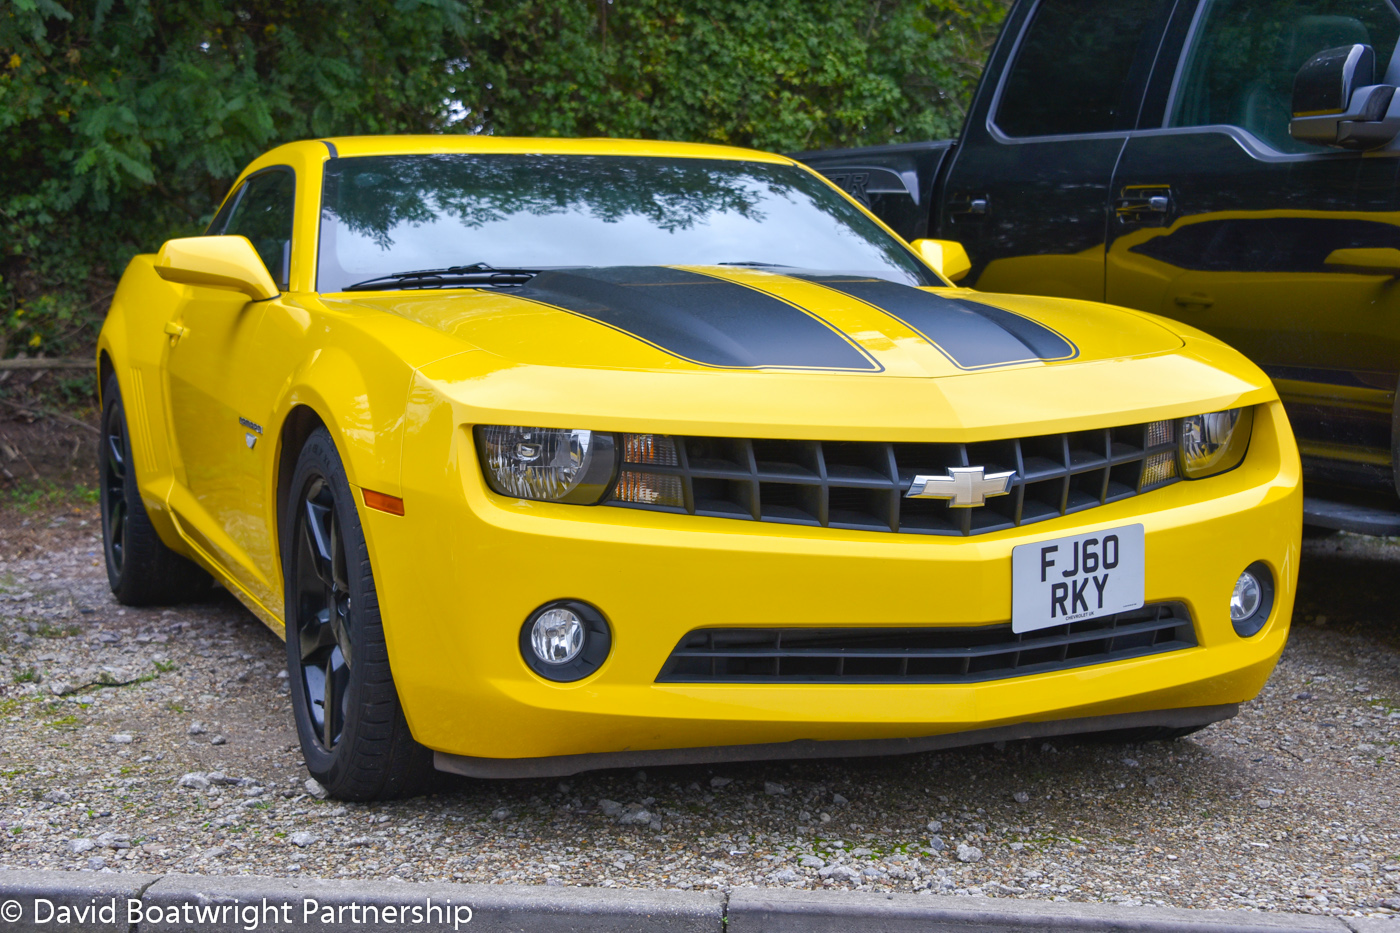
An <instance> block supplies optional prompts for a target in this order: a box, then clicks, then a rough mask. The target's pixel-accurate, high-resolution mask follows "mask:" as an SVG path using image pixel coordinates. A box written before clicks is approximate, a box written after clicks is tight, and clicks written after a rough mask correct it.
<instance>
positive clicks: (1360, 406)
mask: <svg viewBox="0 0 1400 933" xmlns="http://www.w3.org/2000/svg"><path fill="white" fill-rule="evenodd" d="M1191 12H1192V14H1193V16H1192V19H1193V22H1192V25H1191V27H1190V40H1189V41H1188V43H1187V44H1186V47H1185V49H1184V51H1183V53H1182V55H1181V58H1180V60H1179V63H1178V67H1177V68H1176V69H1175V73H1174V74H1171V73H1170V70H1169V69H1164V70H1163V71H1162V75H1161V78H1160V80H1161V81H1163V82H1164V84H1165V83H1169V85H1170V87H1169V91H1168V93H1167V95H1166V96H1167V98H1168V99H1167V102H1166V105H1165V107H1164V113H1163V118H1162V122H1161V124H1160V126H1159V128H1157V129H1154V130H1145V131H1141V132H1138V133H1135V134H1133V135H1132V138H1130V139H1129V140H1128V143H1127V145H1126V146H1125V147H1124V150H1123V154H1122V158H1121V159H1120V160H1119V164H1118V170H1117V172H1116V174H1115V177H1114V180H1113V194H1114V198H1115V210H1114V211H1113V213H1112V215H1111V218H1110V224H1109V237H1110V247H1109V253H1108V264H1107V292H1106V297H1107V299H1108V300H1109V301H1110V302H1114V303H1117V304H1124V305H1129V306H1132V307H1136V308H1142V309H1144V310H1148V311H1155V312H1157V313H1160V314H1164V315H1167V316H1169V317H1174V318H1177V319H1179V320H1182V321H1185V322H1186V323H1188V324H1192V325H1194V326H1196V327H1199V328H1201V329H1202V330H1205V331H1207V332H1208V333H1211V334H1214V335H1215V336H1217V337H1219V338H1221V339H1222V340H1225V341H1226V342H1228V343H1230V344H1232V345H1233V346H1235V347H1236V348H1238V349H1239V350H1241V351H1243V352H1244V353H1245V354H1246V355H1248V356H1249V357H1250V358H1252V359H1253V360H1254V361H1255V362H1256V363H1258V364H1259V365H1260V366H1262V367H1263V368H1264V369H1265V371H1266V372H1268V373H1269V374H1270V375H1271V376H1272V377H1273V378H1274V380H1275V383H1276V384H1277V386H1278V389H1279V392H1280V394H1281V395H1282V396H1283V398H1284V402H1285V405H1286V406H1287V408H1288V413H1289V418H1290V420H1291V421H1292V423H1293V427H1294V430H1295V432H1296V434H1297V436H1298V440H1299V444H1300V447H1301V448H1302V451H1303V455H1304V463H1305V466H1306V468H1307V470H1308V475H1309V480H1310V481H1314V482H1323V481H1326V482H1338V483H1345V484H1348V485H1365V486H1375V487H1379V488H1388V487H1389V486H1390V484H1391V469H1390V461H1391V439H1390V435H1391V416H1392V410H1393V406H1394V401H1395V388H1396V379H1397V370H1398V369H1400V365H1398V362H1400V289H1397V287H1396V284H1395V283H1396V279H1395V278H1394V277H1392V276H1389V275H1360V274H1356V273H1355V272H1353V271H1347V270H1346V269H1345V268H1344V267H1341V266H1339V265H1337V264H1336V263H1333V264H1329V263H1328V261H1327V260H1328V257H1329V256H1331V255H1332V253H1333V252H1334V251H1335V250H1338V249H1348V248H1364V247H1400V198H1397V188H1396V183H1397V167H1400V159H1397V158H1395V156H1396V153H1395V152H1394V151H1391V152H1376V153H1360V152H1345V151H1340V150H1336V149H1328V148H1323V147H1320V146H1315V145H1309V144H1306V143H1300V142H1297V141H1296V140H1294V139H1292V138H1291V137H1290V136H1289V133H1288V123H1289V118H1290V115H1291V97H1292V87H1293V78H1294V76H1295V75H1296V73H1297V71H1298V69H1299V67H1301V66H1302V64H1303V63H1304V62H1305V61H1307V59H1308V58H1310V57H1311V56H1312V55H1313V54H1315V53H1317V52H1319V51H1322V50H1323V49H1328V48H1334V47H1337V46H1340V45H1350V44H1353V43H1362V44H1366V45H1370V46H1372V47H1373V48H1374V49H1375V52H1376V55H1377V61H1379V62H1381V63H1385V62H1387V61H1390V60H1391V59H1392V56H1393V53H1394V51H1395V48H1396V40H1397V37H1400V15H1397V11H1396V9H1395V8H1394V7H1393V6H1392V5H1391V3H1389V2H1388V0H1203V2H1201V3H1200V5H1199V7H1197V8H1196V9H1194V10H1193V11H1191ZM1382 67H1384V65H1382ZM1391 71H1392V74H1390V75H1389V76H1388V77H1387V83H1393V81H1394V79H1395V78H1396V77H1397V75H1396V74H1394V71H1395V66H1394V65H1392V66H1391ZM1376 77H1377V79H1379V78H1380V77H1381V75H1377V76H1376ZM1156 80H1158V79H1157V78H1154V81H1156ZM1362 83H1363V84H1364V83H1370V82H1367V81H1362Z"/></svg>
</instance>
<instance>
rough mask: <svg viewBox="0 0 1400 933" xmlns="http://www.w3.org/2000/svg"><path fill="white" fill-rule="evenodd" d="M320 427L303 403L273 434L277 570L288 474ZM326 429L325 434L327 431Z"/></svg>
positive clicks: (322, 422)
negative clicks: (274, 439)
mask: <svg viewBox="0 0 1400 933" xmlns="http://www.w3.org/2000/svg"><path fill="white" fill-rule="evenodd" d="M324 427H326V422H325V419H324V418H322V417H321V415H320V414H319V413H318V412H317V411H316V409H314V408H312V407H311V406H310V405H306V404H301V405H295V406H293V407H292V410H291V411H289V412H287V417H286V418H285V419H283V421H282V430H281V431H280V432H278V435H277V511H276V513H275V515H276V519H277V521H276V523H275V525H274V528H275V529H276V530H275V532H274V534H276V535H277V555H278V566H279V567H280V566H281V564H282V560H281V558H283V557H284V556H285V555H283V554H282V540H281V539H282V517H283V516H284V515H286V514H287V500H288V499H289V498H291V494H292V474H293V473H295V472H296V467H297V458H298V457H299V456H301V448H302V447H304V446H305V445H306V439H307V438H308V437H310V436H311V435H312V433H313V432H314V431H315V430H316V429H317V428H324ZM327 430H328V431H329V428H327ZM332 440H334V436H333V435H332ZM343 459H344V458H342V460H343ZM284 583H285V581H284Z"/></svg>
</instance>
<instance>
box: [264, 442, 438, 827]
mask: <svg viewBox="0 0 1400 933" xmlns="http://www.w3.org/2000/svg"><path fill="white" fill-rule="evenodd" d="M289 489H290V490H291V494H290V495H289V496H288V498H287V505H286V507H285V514H284V515H283V516H282V517H281V526H282V541H283V542H284V544H283V554H282V572H283V577H282V578H283V580H284V581H285V584H286V585H285V587H284V589H285V590H286V616H285V618H286V620H287V678H288V682H289V683H290V684H291V691H292V715H293V717H294V718H295V720H296V727H297V736H298V738H299V739H300V740H301V750H302V755H303V756H304V758H305V759H306V767H307V770H308V771H310V772H311V776H312V777H314V778H315V779H316V780H317V781H319V782H320V783H321V785H322V786H323V787H325V788H326V790H327V791H328V792H329V793H330V795H331V796H332V797H335V798H338V799H340V800H388V799H393V798H397V797H409V796H414V795H416V794H421V793H426V792H427V791H429V790H431V789H432V786H433V784H434V783H435V775H436V772H435V771H434V770H433V755H432V752H431V751H429V750H428V749H427V748H424V747H423V746H422V745H419V744H418V743H417V742H415V741H414V740H413V736H412V734H411V733H410V732H409V729H408V722H407V721H406V720H405V719H404V715H403V707H402V706H401V705H400V703H399V695H398V691H397V690H396V689H395V687H394V678H393V674H392V673H391V672H390V670H389V652H388V648H387V647H386V645H385V642H384V626H383V623H382V621H381V619H380V616H379V597H378V594H377V593H376V591H375V588H374V574H373V572H372V570H371V568H370V563H369V552H368V550H367V548H366V547H365V537H364V532H363V530H362V529H361V527H360V519H359V515H358V513H357V512H356V509H355V501H354V499H353V498H352V493H351V491H350V483H349V480H348V479H347V478H346V474H345V468H344V466H343V465H342V464H341V462H340V456H339V455H338V454H337V453H336V449H335V443H334V442H333V441H332V440H331V437H330V434H329V433H328V432H327V431H326V430H325V429H324V428H319V429H317V430H316V431H313V432H312V434H311V436H310V437H309V438H307V440H306V443H305V445H303V447H302V449H301V455H300V456H299V457H298V458H297V464H296V468H295V470H294V471H293V474H292V481H291V484H290V486H289Z"/></svg>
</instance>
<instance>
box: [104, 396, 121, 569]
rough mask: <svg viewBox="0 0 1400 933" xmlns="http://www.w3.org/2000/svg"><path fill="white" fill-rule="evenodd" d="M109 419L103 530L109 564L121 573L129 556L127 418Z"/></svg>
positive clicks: (105, 445)
mask: <svg viewBox="0 0 1400 933" xmlns="http://www.w3.org/2000/svg"><path fill="white" fill-rule="evenodd" d="M116 415H117V417H114V418H109V419H107V423H106V425H104V427H105V430H104V431H103V432H102V452H101V457H102V531H103V538H104V540H105V542H106V545H107V565H108V566H109V567H111V568H112V569H113V570H115V571H116V573H117V576H118V577H120V576H121V572H122V566H123V565H124V564H125V557H126V446H127V445H126V418H125V417H124V415H125V413H124V412H122V411H120V410H118V411H117V412H116Z"/></svg>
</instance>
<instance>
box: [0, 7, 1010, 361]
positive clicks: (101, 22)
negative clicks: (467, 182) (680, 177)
mask: <svg viewBox="0 0 1400 933" xmlns="http://www.w3.org/2000/svg"><path fill="white" fill-rule="evenodd" d="M1004 12H1005V2H1004V0H823V2H813V0H319V2H313V0H232V2H218V0H161V2H150V0H131V2H121V0H88V2H72V3H58V2H55V0H7V2H6V3H5V5H4V10H3V12H0V134H3V135H0V141H3V154H0V159H3V161H0V165H3V166H4V170H3V171H2V172H0V358H3V357H5V356H13V355H14V354H15V353H16V352H19V351H22V350H23V351H28V352H31V353H32V352H36V351H41V352H44V353H46V354H48V355H78V354H83V353H87V352H89V351H90V348H91V345H92V341H93V338H94V337H95V334H96V329H97V327H98V326H99V325H100V321H101V317H102V314H103V313H104V311H105V310H106V306H107V301H108V299H109V296H110V294H111V289H112V287H113V285H114V283H115V280H116V278H117V277H118V276H119V275H120V274H121V270H122V268H123V266H124V265H125V263H126V262H127V260H128V259H129V258H130V257H131V256H132V255H133V254H135V253H137V252H141V251H146V250H152V249H154V248H156V247H157V246H159V244H160V243H161V242H162V241H163V240H165V239H167V238H169V237H171V236H179V235H188V234H191V233H195V232H197V231H199V230H200V229H201V228H202V226H203V225H204V224H205V223H207V222H208V219H209V217H210V215H211V214H212V212H213V210H214V208H215V206H216V205H217V204H218V202H219V200H220V199H221V198H222V197H223V195H224V193H225V191H226V190H227V187H228V185H229V182H230V181H231V180H232V179H233V177H234V176H235V175H236V174H237V173H238V171H239V169H240V168H241V167H242V166H243V165H245V164H247V163H248V162H249V161H250V160H251V159H253V158H254V157H256V156H257V155H258V154H259V153H261V152H263V151H265V150H266V149H268V148H270V147H272V146H274V145H276V144H278V143H281V142H284V141H287V140H292V139H300V138H306V137H317V136H329V135H338V134H352V133H406V132H428V133H438V132H443V133H453V132H458V133H481V132H485V133H493V134H497V135H526V136H616V137H646V138H660V139H677V140H691V141H702V142H720V143H729V144H734V145H741V146H754V147H758V148H762V149H774V150H791V149H804V148H818V147H825V146H838V145H861V144H873V143H885V142H894V141H900V140H917V139H928V138H936V137H941V136H949V135H952V134H953V133H955V132H956V130H957V127H958V125H959V123H960V121H961V118H962V112H963V109H964V107H965V105H966V101H967V99H968V97H969V95H970V93H971V91H972V87H973V85H974V84H975V82H976V79H977V75H978V73H979V71H980V68H981V63H982V58H983V56H984V54H985V51H986V48H987V46H988V45H989V43H990V42H991V40H992V38H993V37H994V35H995V31H996V28H997V26H998V24H999V22H1000V20H1001V17H1002V15H1003V14H1004Z"/></svg>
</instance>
